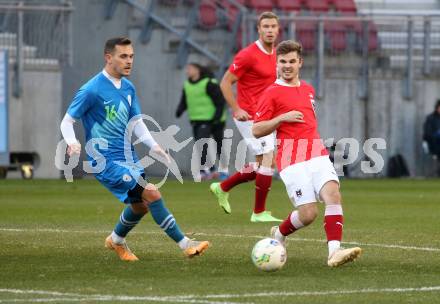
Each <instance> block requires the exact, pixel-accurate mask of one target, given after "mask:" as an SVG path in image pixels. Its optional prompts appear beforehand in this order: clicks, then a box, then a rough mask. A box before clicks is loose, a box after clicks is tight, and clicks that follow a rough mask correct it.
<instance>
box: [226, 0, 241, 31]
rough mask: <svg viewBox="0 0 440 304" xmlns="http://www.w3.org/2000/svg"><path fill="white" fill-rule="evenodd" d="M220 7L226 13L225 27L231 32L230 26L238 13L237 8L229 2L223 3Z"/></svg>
mask: <svg viewBox="0 0 440 304" xmlns="http://www.w3.org/2000/svg"><path fill="white" fill-rule="evenodd" d="M222 6H223V8H224V9H225V11H226V15H227V17H226V18H227V27H228V30H232V26H233V25H234V22H235V19H236V18H237V15H238V13H239V8H238V7H236V6H235V5H232V4H230V2H229V1H223V2H222Z"/></svg>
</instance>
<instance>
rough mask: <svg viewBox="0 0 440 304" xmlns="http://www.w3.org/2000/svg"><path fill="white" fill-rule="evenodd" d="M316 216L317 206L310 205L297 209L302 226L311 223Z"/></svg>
mask: <svg viewBox="0 0 440 304" xmlns="http://www.w3.org/2000/svg"><path fill="white" fill-rule="evenodd" d="M317 216H318V207H317V206H315V205H310V206H307V207H305V208H301V209H300V210H299V219H300V221H301V223H303V225H304V226H307V225H310V224H311V223H313V222H314V221H315V219H316V217H317Z"/></svg>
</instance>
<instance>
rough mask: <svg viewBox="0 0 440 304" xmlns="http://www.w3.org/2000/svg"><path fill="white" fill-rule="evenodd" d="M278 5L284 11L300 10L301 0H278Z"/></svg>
mask: <svg viewBox="0 0 440 304" xmlns="http://www.w3.org/2000/svg"><path fill="white" fill-rule="evenodd" d="M277 6H278V7H279V8H280V9H281V10H282V11H284V12H292V11H294V12H299V11H300V10H301V0H278V3H277Z"/></svg>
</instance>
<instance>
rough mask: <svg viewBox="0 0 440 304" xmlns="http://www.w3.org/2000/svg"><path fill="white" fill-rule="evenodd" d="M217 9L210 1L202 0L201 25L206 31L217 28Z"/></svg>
mask: <svg viewBox="0 0 440 304" xmlns="http://www.w3.org/2000/svg"><path fill="white" fill-rule="evenodd" d="M217 21H218V18H217V8H216V7H215V5H214V4H213V3H212V2H211V1H209V0H202V2H201V3H200V6H199V25H200V26H201V27H203V28H206V29H212V28H214V27H216V26H217Z"/></svg>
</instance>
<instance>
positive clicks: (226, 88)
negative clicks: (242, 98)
mask: <svg viewBox="0 0 440 304" xmlns="http://www.w3.org/2000/svg"><path fill="white" fill-rule="evenodd" d="M237 80H238V77H237V76H235V75H234V74H232V73H231V72H229V71H226V73H225V75H224V76H223V79H222V81H221V82H220V88H221V90H222V93H223V96H224V97H225V100H226V102H227V103H228V105H229V106H230V107H231V109H232V113H233V116H234V118H235V119H237V120H240V121H245V120H249V119H250V118H251V117H250V115H249V114H248V113H247V112H246V111H245V110H243V109H241V108H240V107H239V105H238V103H237V100H236V99H235V96H234V91H233V89H232V86H233V84H234V83H236V82H237Z"/></svg>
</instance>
